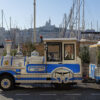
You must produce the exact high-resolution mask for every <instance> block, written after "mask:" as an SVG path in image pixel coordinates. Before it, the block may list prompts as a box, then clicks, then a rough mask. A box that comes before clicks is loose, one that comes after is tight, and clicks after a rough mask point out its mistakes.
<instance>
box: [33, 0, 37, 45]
mask: <svg viewBox="0 0 100 100" xmlns="http://www.w3.org/2000/svg"><path fill="white" fill-rule="evenodd" d="M33 34H34V43H36V0H34V31H33Z"/></svg>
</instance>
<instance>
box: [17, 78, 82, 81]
mask: <svg viewBox="0 0 100 100" xmlns="http://www.w3.org/2000/svg"><path fill="white" fill-rule="evenodd" d="M15 80H47V78H40V77H39V78H15ZM51 80H56V79H55V78H51ZM57 80H59V81H60V78H57ZM67 80H68V78H66V79H65V81H67ZM69 80H82V78H81V77H73V78H70V79H69Z"/></svg>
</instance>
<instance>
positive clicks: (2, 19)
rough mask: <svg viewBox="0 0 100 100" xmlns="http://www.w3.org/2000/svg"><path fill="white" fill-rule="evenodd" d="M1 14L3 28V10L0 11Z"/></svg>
mask: <svg viewBox="0 0 100 100" xmlns="http://www.w3.org/2000/svg"><path fill="white" fill-rule="evenodd" d="M1 13H2V28H3V14H4V13H3V9H2V10H1Z"/></svg>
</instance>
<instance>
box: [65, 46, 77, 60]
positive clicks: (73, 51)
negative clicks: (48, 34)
mask: <svg viewBox="0 0 100 100" xmlns="http://www.w3.org/2000/svg"><path fill="white" fill-rule="evenodd" d="M67 45H72V46H73V53H74V58H73V59H66V58H65V47H66V46H67ZM75 56H76V54H75V44H64V60H75Z"/></svg>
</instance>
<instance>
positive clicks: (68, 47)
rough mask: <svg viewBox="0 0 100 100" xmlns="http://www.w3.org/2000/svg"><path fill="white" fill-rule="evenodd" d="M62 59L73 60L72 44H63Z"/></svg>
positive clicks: (73, 49) (73, 48) (73, 50)
mask: <svg viewBox="0 0 100 100" xmlns="http://www.w3.org/2000/svg"><path fill="white" fill-rule="evenodd" d="M64 60H75V47H74V44H65V45H64Z"/></svg>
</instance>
